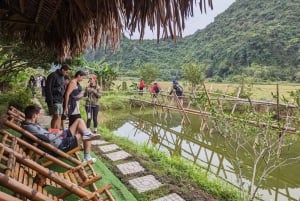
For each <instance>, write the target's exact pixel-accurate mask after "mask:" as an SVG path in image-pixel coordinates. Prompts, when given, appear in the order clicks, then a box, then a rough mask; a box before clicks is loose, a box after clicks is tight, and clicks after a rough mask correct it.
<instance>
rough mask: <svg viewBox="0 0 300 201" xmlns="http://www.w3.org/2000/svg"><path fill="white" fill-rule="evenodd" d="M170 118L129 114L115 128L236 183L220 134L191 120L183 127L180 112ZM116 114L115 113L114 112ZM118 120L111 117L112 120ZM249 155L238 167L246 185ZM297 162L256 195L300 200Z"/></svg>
mask: <svg viewBox="0 0 300 201" xmlns="http://www.w3.org/2000/svg"><path fill="white" fill-rule="evenodd" d="M172 115H173V116H172V121H166V120H165V119H163V120H161V117H160V116H157V115H153V114H148V115H147V114H139V113H135V114H131V115H130V117H123V118H126V119H130V120H128V121H124V119H122V120H121V121H122V122H123V124H122V125H120V126H119V127H118V128H116V129H115V131H114V133H115V134H117V135H118V136H123V137H127V138H129V139H130V140H132V141H134V142H137V143H146V144H148V145H151V146H154V147H156V148H157V149H159V150H161V151H163V152H165V153H167V154H168V155H176V156H181V157H183V158H185V159H188V160H190V161H192V162H193V163H194V164H196V165H201V166H202V167H204V168H206V169H207V170H208V171H210V172H212V173H214V174H216V175H217V176H219V177H221V178H223V179H224V180H226V181H228V182H230V183H232V184H234V185H236V186H238V183H239V179H240V177H239V176H238V175H239V172H238V168H236V161H235V160H234V154H233V153H232V152H231V151H230V149H227V148H226V144H225V140H224V138H223V137H222V136H221V135H218V134H213V133H212V132H210V134H206V133H203V132H200V131H199V130H200V129H199V123H198V125H197V123H192V125H191V126H190V127H186V128H185V127H182V126H181V125H178V122H179V123H180V118H181V117H180V115H176V114H172ZM116 116H117V115H116ZM191 119H192V121H197V122H199V121H200V120H199V117H192V118H191ZM116 121H119V120H118V119H114V122H116ZM114 125H116V124H114ZM299 148H300V147H297V148H295V147H291V148H290V149H293V150H289V151H291V152H296V153H299ZM250 160H251V159H250V157H247V156H244V158H243V161H242V162H243V163H244V164H245V165H244V168H243V169H242V170H241V174H242V180H243V181H242V182H244V187H246V188H247V186H249V184H250V178H251V175H252V167H250V166H249V164H252V161H250ZM299 169H300V165H299V164H295V165H293V166H288V167H282V168H280V169H279V170H277V171H276V172H274V173H273V174H271V176H270V178H268V180H266V182H264V184H263V186H262V187H261V188H260V189H259V192H258V194H259V195H261V196H262V200H276V201H282V200H295V201H296V200H299V198H300V192H299V190H300V178H299V177H295V175H298V170H299Z"/></svg>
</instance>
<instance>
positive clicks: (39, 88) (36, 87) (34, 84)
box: [27, 75, 46, 97]
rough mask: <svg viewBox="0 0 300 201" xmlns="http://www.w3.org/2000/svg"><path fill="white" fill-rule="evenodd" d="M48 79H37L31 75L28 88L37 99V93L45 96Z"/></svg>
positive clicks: (43, 77) (40, 77) (39, 76)
mask: <svg viewBox="0 0 300 201" xmlns="http://www.w3.org/2000/svg"><path fill="white" fill-rule="evenodd" d="M45 86H46V77H45V76H42V75H38V76H37V78H35V77H34V75H31V76H30V78H29V81H28V85H27V87H28V88H29V89H30V91H31V94H32V96H33V97H35V95H36V93H41V94H42V96H45Z"/></svg>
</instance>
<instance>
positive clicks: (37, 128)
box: [22, 105, 100, 162]
mask: <svg viewBox="0 0 300 201" xmlns="http://www.w3.org/2000/svg"><path fill="white" fill-rule="evenodd" d="M40 110H41V108H40V107H39V106H36V105H29V106H27V107H26V108H25V111H24V113H25V121H23V122H22V128H24V129H25V130H27V131H29V132H30V133H32V134H33V135H35V136H37V137H38V138H40V139H41V140H43V141H46V142H48V143H50V144H52V145H53V146H55V147H56V148H58V149H60V150H62V151H64V152H67V151H69V150H71V149H74V148H76V147H77V146H78V141H79V140H80V139H82V141H83V146H84V159H83V161H84V162H85V161H89V160H92V161H93V162H96V159H95V158H92V157H91V155H90V150H91V141H92V140H97V139H99V138H100V135H98V134H94V133H92V132H91V131H89V130H88V129H87V127H86V125H85V122H84V121H83V119H81V118H79V119H76V120H75V122H74V123H73V124H72V125H71V126H70V127H69V128H68V129H66V130H63V131H62V130H58V129H49V130H47V129H45V128H43V127H42V126H41V125H39V124H38V123H37V121H38V118H39V116H40Z"/></svg>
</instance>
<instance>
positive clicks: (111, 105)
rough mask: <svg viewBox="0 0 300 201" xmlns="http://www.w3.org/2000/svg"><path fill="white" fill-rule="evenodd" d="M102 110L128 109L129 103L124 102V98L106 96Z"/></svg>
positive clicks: (102, 99) (102, 102)
mask: <svg viewBox="0 0 300 201" xmlns="http://www.w3.org/2000/svg"><path fill="white" fill-rule="evenodd" d="M100 104H101V105H100V108H101V110H122V109H124V108H126V106H127V104H128V102H127V101H124V97H123V96H118V95H105V96H102V98H101V103H100Z"/></svg>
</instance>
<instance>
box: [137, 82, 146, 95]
mask: <svg viewBox="0 0 300 201" xmlns="http://www.w3.org/2000/svg"><path fill="white" fill-rule="evenodd" d="M138 88H139V94H140V95H141V96H142V95H143V93H144V88H145V83H144V81H143V80H142V79H141V80H140V83H139V86H138Z"/></svg>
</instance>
